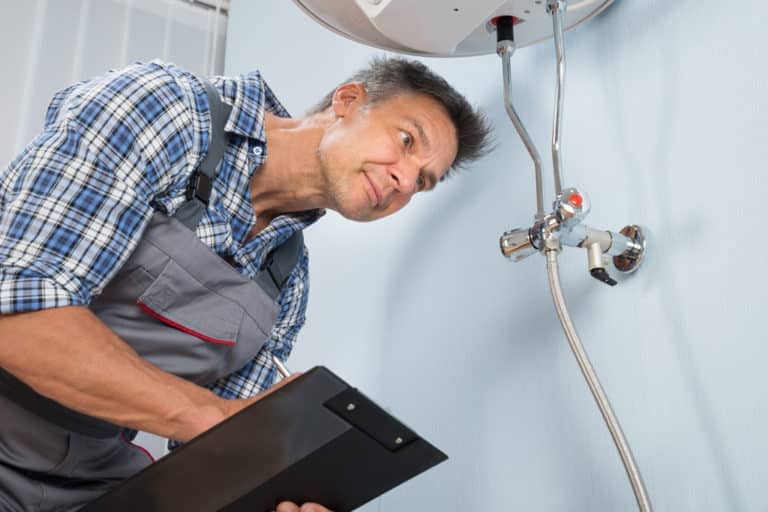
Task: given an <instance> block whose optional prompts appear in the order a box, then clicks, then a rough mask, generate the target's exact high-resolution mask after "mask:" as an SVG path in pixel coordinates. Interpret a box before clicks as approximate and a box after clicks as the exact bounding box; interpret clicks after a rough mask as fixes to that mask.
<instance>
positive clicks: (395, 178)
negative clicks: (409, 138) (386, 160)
mask: <svg viewBox="0 0 768 512" xmlns="http://www.w3.org/2000/svg"><path fill="white" fill-rule="evenodd" d="M419 172H420V170H419V166H418V164H417V163H416V162H414V161H413V160H411V159H407V158H404V159H401V160H400V161H399V162H397V164H395V165H392V166H390V167H389V176H390V179H391V180H392V186H393V187H394V189H395V190H396V191H397V192H401V193H406V194H413V193H414V192H416V181H417V179H418V177H419Z"/></svg>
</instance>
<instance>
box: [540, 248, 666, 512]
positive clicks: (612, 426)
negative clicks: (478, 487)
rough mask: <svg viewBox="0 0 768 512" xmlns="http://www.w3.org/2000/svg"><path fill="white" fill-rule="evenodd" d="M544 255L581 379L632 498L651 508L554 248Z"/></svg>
mask: <svg viewBox="0 0 768 512" xmlns="http://www.w3.org/2000/svg"><path fill="white" fill-rule="evenodd" d="M546 256H547V275H548V277H549V289H550V291H551V292H552V300H553V301H554V303H555V309H556V310H557V316H558V317H559V318H560V324H561V325H562V326H563V331H565V336H566V337H567V338H568V344H569V345H570V346H571V350H572V351H573V355H574V356H576V361H577V362H578V363H579V368H581V373H582V374H583V375H584V379H586V381H587V385H588V386H589V390H590V391H592V396H593V397H594V398H595V401H596V402H597V406H598V407H599V408H600V413H601V414H602V415H603V419H604V420H605V424H606V425H607V426H608V430H610V432H611V437H613V442H614V444H615V445H616V448H617V449H618V450H619V455H620V456H621V462H622V463H623V464H624V469H626V471H627V476H628V477H629V482H630V484H632V491H634V493H635V499H636V500H637V505H638V506H639V507H640V511H641V512H651V510H652V509H651V502H650V500H649V499H648V493H647V491H646V490H645V485H644V484H643V478H642V476H641V475H640V471H639V470H638V468H637V464H635V458H634V457H633V455H632V450H631V449H630V447H629V444H628V443H627V440H626V439H625V438H624V433H623V432H622V431H621V426H620V425H619V421H618V420H617V419H616V416H615V415H614V413H613V409H612V408H611V403H610V402H609V401H608V397H607V396H606V395H605V391H603V388H602V386H601V385H600V380H599V379H598V378H597V374H596V373H595V370H594V369H593V368H592V364H591V363H590V362H589V357H588V356H587V353H586V352H585V351H584V347H583V346H582V344H581V340H579V335H578V334H577V333H576V328H575V327H574V325H573V322H572V321H571V317H570V315H569V314H568V309H567V307H566V305H565V297H563V292H562V289H561V287H560V273H559V270H558V264H557V251H556V250H548V251H546Z"/></svg>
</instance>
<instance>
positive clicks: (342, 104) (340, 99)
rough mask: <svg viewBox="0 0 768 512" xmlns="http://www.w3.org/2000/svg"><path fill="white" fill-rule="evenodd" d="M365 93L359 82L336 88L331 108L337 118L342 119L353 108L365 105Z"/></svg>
mask: <svg viewBox="0 0 768 512" xmlns="http://www.w3.org/2000/svg"><path fill="white" fill-rule="evenodd" d="M366 97H367V93H366V91H365V86H364V85H363V84H361V83H360V82H349V83H346V84H342V85H340V86H338V87H337V88H336V91H335V92H334V93H333V100H332V101H331V107H332V108H333V112H334V113H335V114H336V115H337V116H338V117H344V116H346V115H347V114H349V113H350V111H351V110H352V109H354V108H358V107H360V106H362V105H364V104H365V101H366Z"/></svg>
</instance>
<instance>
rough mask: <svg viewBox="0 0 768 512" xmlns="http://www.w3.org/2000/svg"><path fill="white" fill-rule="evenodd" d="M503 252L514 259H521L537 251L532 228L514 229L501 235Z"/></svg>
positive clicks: (500, 243)
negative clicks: (532, 236)
mask: <svg viewBox="0 0 768 512" xmlns="http://www.w3.org/2000/svg"><path fill="white" fill-rule="evenodd" d="M499 246H500V247H501V253H502V254H503V255H504V256H506V257H507V258H509V259H511V260H512V261H521V260H524V259H525V258H527V257H528V256H530V255H531V254H533V253H535V252H537V251H538V250H537V249H536V247H534V245H533V240H532V238H531V230H530V229H513V230H511V231H507V232H506V233H504V234H503V235H501V239H500V240H499Z"/></svg>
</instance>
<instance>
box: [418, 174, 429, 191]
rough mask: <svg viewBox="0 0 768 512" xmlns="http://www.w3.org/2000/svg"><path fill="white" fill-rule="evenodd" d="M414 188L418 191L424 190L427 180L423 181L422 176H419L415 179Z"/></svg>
mask: <svg viewBox="0 0 768 512" xmlns="http://www.w3.org/2000/svg"><path fill="white" fill-rule="evenodd" d="M416 186H417V187H418V189H419V190H424V188H425V187H426V186H427V180H425V179H424V176H421V175H419V177H418V178H416Z"/></svg>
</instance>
